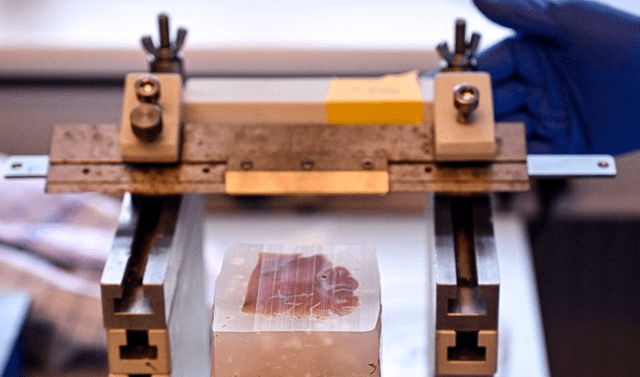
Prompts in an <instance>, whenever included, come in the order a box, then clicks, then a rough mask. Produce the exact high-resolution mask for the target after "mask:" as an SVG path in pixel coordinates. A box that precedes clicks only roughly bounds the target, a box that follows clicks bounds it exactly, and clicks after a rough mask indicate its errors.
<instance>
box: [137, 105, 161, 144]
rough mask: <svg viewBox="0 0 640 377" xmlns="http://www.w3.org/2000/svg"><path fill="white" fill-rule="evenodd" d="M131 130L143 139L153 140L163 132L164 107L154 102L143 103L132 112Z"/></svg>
mask: <svg viewBox="0 0 640 377" xmlns="http://www.w3.org/2000/svg"><path fill="white" fill-rule="evenodd" d="M129 117H130V120H131V130H132V131H133V133H134V134H135V135H136V136H137V137H138V138H139V139H140V140H142V141H146V142H152V141H154V140H155V139H156V138H157V137H158V136H159V135H160V133H162V109H161V108H160V106H158V105H156V104H153V103H141V104H139V105H138V106H136V107H134V108H133V110H132V111H131V114H130V116H129Z"/></svg>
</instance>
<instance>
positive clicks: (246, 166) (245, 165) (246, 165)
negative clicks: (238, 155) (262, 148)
mask: <svg viewBox="0 0 640 377" xmlns="http://www.w3.org/2000/svg"><path fill="white" fill-rule="evenodd" d="M240 168H241V169H242V170H251V169H252V168H253V161H251V160H249V159H248V158H245V159H244V160H242V161H240Z"/></svg>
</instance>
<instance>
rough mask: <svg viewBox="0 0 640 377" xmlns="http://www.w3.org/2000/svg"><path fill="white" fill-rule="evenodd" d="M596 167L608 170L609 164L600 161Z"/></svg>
mask: <svg viewBox="0 0 640 377" xmlns="http://www.w3.org/2000/svg"><path fill="white" fill-rule="evenodd" d="M598 166H599V167H601V168H608V167H609V162H607V161H605V160H602V161H600V162H598Z"/></svg>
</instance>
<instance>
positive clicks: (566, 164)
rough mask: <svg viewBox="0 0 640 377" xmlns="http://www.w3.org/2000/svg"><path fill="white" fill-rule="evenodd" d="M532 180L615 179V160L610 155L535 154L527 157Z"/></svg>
mask: <svg viewBox="0 0 640 377" xmlns="http://www.w3.org/2000/svg"><path fill="white" fill-rule="evenodd" d="M527 168H528V170H529V176H531V177H532V178H574V177H615V176H616V174H617V169H616V160H615V159H614V158H613V157H612V156H610V155H597V154H592V155H559V154H536V155H529V156H527Z"/></svg>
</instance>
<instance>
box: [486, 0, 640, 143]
mask: <svg viewBox="0 0 640 377" xmlns="http://www.w3.org/2000/svg"><path fill="white" fill-rule="evenodd" d="M474 3H475V4H476V5H477V7H478V8H479V9H480V11H482V13H484V14H485V15H486V16H487V17H488V18H489V19H491V20H492V21H495V22H497V23H498V24H501V25H504V26H506V27H510V28H512V29H514V30H515V31H516V36H514V37H512V38H508V39H506V40H504V41H502V42H500V43H499V44H497V45H495V46H493V47H491V48H490V49H488V50H487V51H485V52H484V53H482V54H481V55H480V56H478V70H482V71H488V72H489V73H490V74H491V76H492V80H493V90H494V101H495V112H496V120H498V121H518V122H524V123H526V124H527V139H528V143H529V152H530V153H606V154H618V153H625V152H628V151H631V150H634V149H638V148H640V17H637V16H634V15H631V14H628V13H625V12H622V11H620V10H617V9H614V8H611V7H608V6H605V5H602V4H600V3H596V2H591V1H581V0H556V1H552V0H474Z"/></svg>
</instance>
